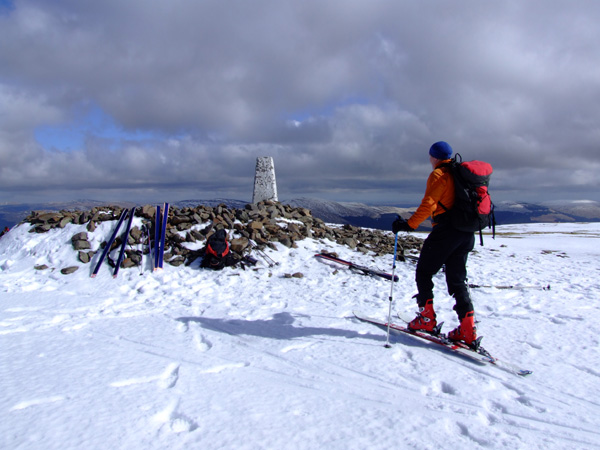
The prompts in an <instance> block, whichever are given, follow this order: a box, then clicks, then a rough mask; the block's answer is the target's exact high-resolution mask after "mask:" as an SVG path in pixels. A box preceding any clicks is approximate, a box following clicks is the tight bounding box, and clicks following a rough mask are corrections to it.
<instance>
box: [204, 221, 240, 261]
mask: <svg viewBox="0 0 600 450" xmlns="http://www.w3.org/2000/svg"><path fill="white" fill-rule="evenodd" d="M236 262H237V261H236V259H235V258H234V257H233V255H232V254H231V252H230V251H229V242H228V241H227V232H226V231H225V230H224V229H220V230H217V231H215V232H214V233H213V234H211V235H210V236H209V237H208V240H207V242H206V247H205V249H204V257H203V258H202V262H201V263H200V267H204V268H207V269H213V270H221V269H223V268H224V267H227V266H233V265H234V264H235V263H236Z"/></svg>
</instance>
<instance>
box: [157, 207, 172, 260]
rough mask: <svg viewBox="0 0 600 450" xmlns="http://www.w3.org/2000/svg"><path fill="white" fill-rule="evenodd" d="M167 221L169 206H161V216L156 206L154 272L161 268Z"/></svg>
mask: <svg viewBox="0 0 600 450" xmlns="http://www.w3.org/2000/svg"><path fill="white" fill-rule="evenodd" d="M168 219H169V204H168V203H164V204H163V210H162V214H161V209H160V206H159V205H157V206H156V216H155V217H154V270H155V271H156V270H159V269H162V268H163V258H164V254H165V238H166V234H167V222H168Z"/></svg>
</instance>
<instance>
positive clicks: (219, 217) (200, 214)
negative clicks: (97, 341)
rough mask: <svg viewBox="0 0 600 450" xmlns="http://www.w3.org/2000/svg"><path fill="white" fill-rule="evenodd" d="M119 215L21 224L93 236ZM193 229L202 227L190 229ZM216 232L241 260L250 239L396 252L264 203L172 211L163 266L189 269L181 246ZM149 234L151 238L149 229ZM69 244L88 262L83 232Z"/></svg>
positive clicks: (375, 235) (147, 209)
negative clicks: (71, 228) (81, 228)
mask: <svg viewBox="0 0 600 450" xmlns="http://www.w3.org/2000/svg"><path fill="white" fill-rule="evenodd" d="M122 210H123V208H122V207H120V206H102V207H96V208H93V209H92V210H91V211H64V210H63V211H60V212H41V211H32V213H31V214H30V215H29V216H28V217H26V218H25V220H24V221H23V222H24V223H30V224H31V225H32V227H31V229H30V232H32V233H45V232H47V231H49V230H51V229H53V228H64V227H65V226H66V225H67V224H69V223H72V224H79V225H86V228H87V230H88V231H89V232H93V231H94V230H95V229H96V227H97V225H98V224H99V223H101V222H105V221H116V220H117V219H118V218H119V216H120V214H121V212H122ZM155 213H156V208H155V207H154V206H151V205H146V206H143V207H138V208H136V217H141V218H142V222H143V223H144V224H146V225H147V226H149V227H152V228H153V224H154V215H155ZM195 225H200V227H196V228H198V229H194V226H195ZM220 228H225V229H227V230H229V235H230V237H232V236H233V237H232V239H231V241H230V248H231V250H232V251H233V253H234V254H235V255H237V256H239V259H241V258H242V256H243V255H245V254H247V253H249V252H251V248H252V245H251V242H250V241H251V240H252V241H254V243H255V244H256V247H257V248H258V249H259V250H264V249H265V248H267V247H269V248H272V249H274V250H277V247H276V246H275V245H274V243H275V242H278V243H280V244H281V245H284V246H285V247H289V248H294V247H296V242H297V241H300V240H303V239H306V238H313V239H317V240H324V241H325V240H329V241H332V242H336V243H338V244H341V245H345V246H348V247H350V248H351V249H355V250H356V251H360V252H362V253H369V252H373V253H374V254H375V255H378V256H381V255H385V254H393V252H394V238H393V235H392V234H391V233H384V232H383V231H381V230H372V229H363V228H360V227H354V226H351V225H340V226H328V225H326V224H325V223H324V222H323V221H322V220H321V219H318V218H316V217H313V216H312V214H311V212H310V210H308V209H305V208H294V207H292V206H289V205H284V204H281V203H279V202H275V201H269V200H267V201H262V202H259V203H257V204H248V205H246V207H245V208H244V209H233V208H228V207H227V206H225V205H224V204H221V205H219V206H216V207H211V206H196V207H185V208H177V207H171V208H170V209H169V220H168V225H167V232H166V243H165V254H164V260H165V262H167V263H168V264H170V265H172V266H179V265H181V264H185V265H190V264H191V263H192V262H193V261H194V260H196V259H197V258H198V257H199V256H200V255H201V251H200V250H190V249H188V248H186V246H185V245H184V244H185V243H198V242H202V241H205V240H206V238H207V237H208V236H209V235H210V234H211V233H212V232H214V231H215V230H217V229H220ZM151 235H152V236H153V230H151ZM108 238H109V236H106V240H108ZM143 241H144V233H143V232H142V230H141V229H140V228H139V227H138V226H134V227H133V228H132V229H131V232H130V236H129V240H128V244H129V247H128V249H127V250H126V258H125V260H124V261H123V264H122V267H123V268H127V267H136V266H139V265H141V263H142V250H141V248H142V242H143ZM71 243H72V245H73V249H74V250H75V251H77V252H78V256H79V260H80V261H81V262H82V263H89V262H90V260H91V259H92V257H93V256H94V254H95V252H94V251H92V249H91V245H90V243H89V242H88V236H87V232H80V233H77V234H75V235H74V236H73V237H72V239H71ZM120 245H121V239H120V238H117V239H116V240H115V242H114V243H113V248H117V247H119V246H120ZM105 246H106V241H105V242H103V243H102V245H101V248H104V247H105ZM421 246H422V240H421V239H419V238H417V237H414V236H410V235H409V236H402V237H400V238H399V240H398V254H403V253H404V252H406V254H409V253H411V251H412V252H413V253H414V252H419V251H420V249H421ZM196 247H197V246H196ZM143 248H144V250H143V252H144V253H147V252H148V248H147V245H143ZM136 249H137V250H136ZM111 250H112V249H111ZM109 263H110V261H109Z"/></svg>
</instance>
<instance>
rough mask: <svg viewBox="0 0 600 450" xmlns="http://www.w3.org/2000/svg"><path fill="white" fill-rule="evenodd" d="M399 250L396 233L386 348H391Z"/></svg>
mask: <svg viewBox="0 0 600 450" xmlns="http://www.w3.org/2000/svg"><path fill="white" fill-rule="evenodd" d="M397 250H398V233H396V238H395V239H394V264H393V265H392V279H391V283H392V286H391V287H390V298H389V300H390V306H389V310H388V320H387V339H386V342H385V348H390V347H391V345H390V322H391V320H392V302H393V300H394V274H395V272H396V251H397Z"/></svg>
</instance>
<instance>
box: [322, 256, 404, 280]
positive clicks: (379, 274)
mask: <svg viewBox="0 0 600 450" xmlns="http://www.w3.org/2000/svg"><path fill="white" fill-rule="evenodd" d="M315 257H316V258H321V259H325V260H327V261H333V262H336V263H338V264H343V265H345V266H348V267H349V268H350V270H354V271H356V272H360V273H362V274H363V275H370V276H376V277H381V278H385V279H386V280H390V281H391V280H392V275H391V274H389V273H386V272H382V271H380V270H376V269H371V268H369V267H365V266H359V265H358V264H354V263H352V262H350V261H344V260H343V259H340V258H338V257H336V256H332V255H330V254H328V253H317V254H316V255H315ZM398 280H399V278H398V276H397V275H394V281H398Z"/></svg>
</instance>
